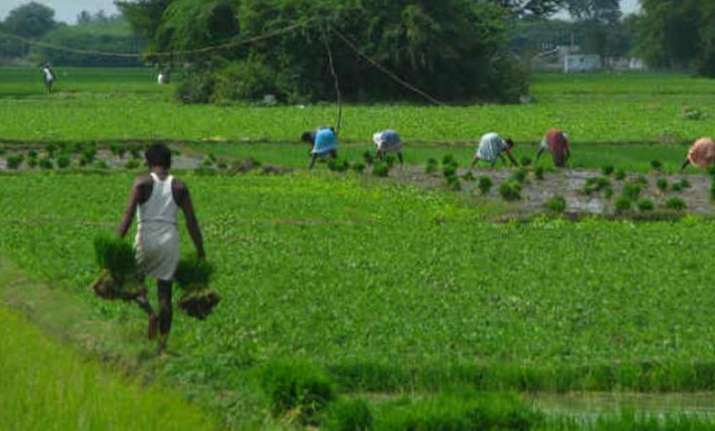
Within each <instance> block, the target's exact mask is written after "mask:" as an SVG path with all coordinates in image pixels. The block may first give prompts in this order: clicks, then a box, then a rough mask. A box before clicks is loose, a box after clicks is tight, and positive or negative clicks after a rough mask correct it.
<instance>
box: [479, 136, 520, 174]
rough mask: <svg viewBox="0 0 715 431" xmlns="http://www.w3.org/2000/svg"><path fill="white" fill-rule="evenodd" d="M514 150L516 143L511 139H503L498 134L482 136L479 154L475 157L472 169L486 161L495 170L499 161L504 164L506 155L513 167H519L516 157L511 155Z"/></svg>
mask: <svg viewBox="0 0 715 431" xmlns="http://www.w3.org/2000/svg"><path fill="white" fill-rule="evenodd" d="M513 148H514V141H512V140H511V138H506V139H502V137H501V136H499V135H498V134H496V133H487V134H486V135H484V136H482V139H481V140H480V141H479V147H477V153H476V154H475V155H474V160H472V168H474V166H476V165H477V163H479V162H480V161H485V162H487V163H489V164H490V165H491V167H492V168H493V167H494V165H495V164H496V163H497V159H501V160H502V161H503V162H504V163H506V160H505V159H504V154H505V153H506V155H507V157H509V160H510V161H511V164H512V166H519V163H518V162H517V161H516V159H515V158H514V156H513V155H512V154H511V150H512V149H513Z"/></svg>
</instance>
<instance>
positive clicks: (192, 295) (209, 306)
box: [174, 256, 221, 320]
mask: <svg viewBox="0 0 715 431" xmlns="http://www.w3.org/2000/svg"><path fill="white" fill-rule="evenodd" d="M213 272H214V268H213V265H211V264H210V263H208V262H206V261H205V260H203V259H199V258H198V257H197V256H190V257H187V258H184V259H182V260H181V261H180V262H179V266H178V267H177V268H176V273H175V275H174V280H175V281H176V284H177V285H178V286H179V288H180V289H181V290H182V295H181V297H180V298H179V308H181V309H182V310H183V311H184V312H185V313H186V314H188V315H189V316H191V317H194V318H196V319H199V320H204V319H205V318H206V317H207V316H208V315H209V314H211V312H212V311H213V309H214V307H216V305H218V303H219V302H220V301H221V296H220V295H219V294H218V292H216V291H215V290H213V289H210V288H209V282H210V281H211V275H212V274H213Z"/></svg>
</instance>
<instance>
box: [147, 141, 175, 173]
mask: <svg viewBox="0 0 715 431" xmlns="http://www.w3.org/2000/svg"><path fill="white" fill-rule="evenodd" d="M144 158H146V163H147V165H149V167H154V166H161V167H162V168H166V169H169V168H171V150H170V149H169V147H167V146H166V145H164V144H154V145H152V146H150V147H149V148H147V150H146V151H145V152H144Z"/></svg>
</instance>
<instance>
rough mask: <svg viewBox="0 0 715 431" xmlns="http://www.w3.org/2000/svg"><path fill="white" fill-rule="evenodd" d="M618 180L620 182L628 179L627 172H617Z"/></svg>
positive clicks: (620, 170)
mask: <svg viewBox="0 0 715 431" xmlns="http://www.w3.org/2000/svg"><path fill="white" fill-rule="evenodd" d="M616 179H617V180H618V181H623V180H625V179H626V171H624V170H622V169H619V170H617V171H616Z"/></svg>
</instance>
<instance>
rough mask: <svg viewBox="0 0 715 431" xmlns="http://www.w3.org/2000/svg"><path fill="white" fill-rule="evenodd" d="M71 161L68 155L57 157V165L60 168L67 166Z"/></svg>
mask: <svg viewBox="0 0 715 431" xmlns="http://www.w3.org/2000/svg"><path fill="white" fill-rule="evenodd" d="M71 163H72V161H71V160H70V158H69V156H66V155H61V156H59V157H58V158H57V167H58V168H60V169H66V168H68V167H69V166H70V164H71Z"/></svg>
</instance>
